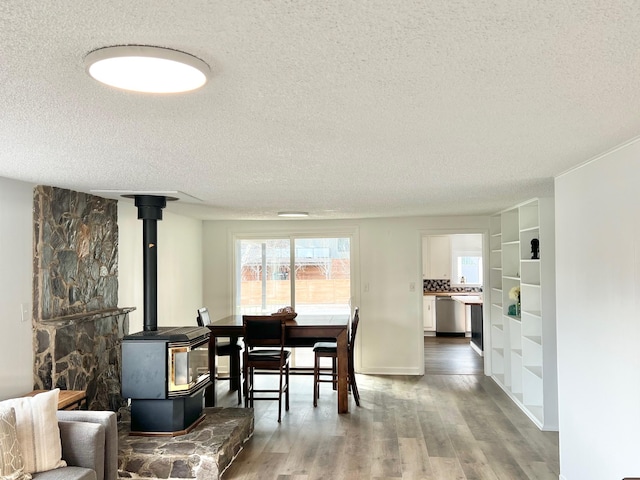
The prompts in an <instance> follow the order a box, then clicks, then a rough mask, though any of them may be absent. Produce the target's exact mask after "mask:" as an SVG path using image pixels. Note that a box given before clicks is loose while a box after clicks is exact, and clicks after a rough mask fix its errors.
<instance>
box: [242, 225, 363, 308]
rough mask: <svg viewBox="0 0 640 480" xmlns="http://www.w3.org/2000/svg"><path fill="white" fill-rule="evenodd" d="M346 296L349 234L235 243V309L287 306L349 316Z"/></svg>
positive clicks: (348, 303) (249, 240)
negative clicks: (347, 235)
mask: <svg viewBox="0 0 640 480" xmlns="http://www.w3.org/2000/svg"><path fill="white" fill-rule="evenodd" d="M292 272H293V273H292ZM350 299H351V240H350V238H348V237H341V238H333V237H332V238H328V237H326V238H325V237H314V238H302V237H288V238H261V239H254V238H241V239H238V240H237V241H236V301H235V304H236V313H239V314H244V313H247V314H250V313H273V312H275V311H277V310H278V309H279V308H282V307H285V306H288V305H291V306H292V307H293V308H294V309H295V311H296V312H298V313H301V314H302V313H306V314H313V313H346V314H349V313H350V311H351V308H350V303H351V302H350Z"/></svg>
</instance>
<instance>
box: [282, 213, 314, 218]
mask: <svg viewBox="0 0 640 480" xmlns="http://www.w3.org/2000/svg"><path fill="white" fill-rule="evenodd" d="M278 216H279V217H286V218H302V217H308V216H309V212H278Z"/></svg>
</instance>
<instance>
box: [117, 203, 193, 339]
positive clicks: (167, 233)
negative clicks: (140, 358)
mask: <svg viewBox="0 0 640 480" xmlns="http://www.w3.org/2000/svg"><path fill="white" fill-rule="evenodd" d="M162 216H163V219H162V220H160V221H158V326H161V327H162V326H180V325H193V326H195V325H196V313H197V310H198V308H199V307H201V306H202V305H203V303H202V221H201V220H195V219H193V218H189V217H185V216H182V215H177V214H172V213H170V212H167V211H166V210H165V211H163V212H162ZM142 230H143V228H142V220H138V209H137V208H136V207H135V206H134V205H133V204H131V203H127V202H125V201H120V202H118V237H119V242H118V306H119V307H136V310H135V311H133V312H131V313H130V314H129V322H130V323H129V332H130V333H134V332H139V331H141V330H142V328H143V324H144V313H143V310H144V290H143V286H144V280H143V268H142V267H143V256H142V254H143V244H142Z"/></svg>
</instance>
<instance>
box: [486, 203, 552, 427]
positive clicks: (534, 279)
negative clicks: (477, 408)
mask: <svg viewBox="0 0 640 480" xmlns="http://www.w3.org/2000/svg"><path fill="white" fill-rule="evenodd" d="M553 213H554V207H553V199H550V198H538V199H533V200H530V201H528V202H525V203H523V204H520V205H518V206H515V207H513V208H511V209H508V210H505V211H502V212H500V213H498V214H496V215H494V216H493V217H492V218H491V245H490V248H491V257H490V259H491V265H490V269H491V275H490V300H491V307H490V325H491V327H490V330H489V333H488V335H487V336H486V337H485V339H484V340H485V345H486V344H488V343H489V342H490V345H491V347H490V350H489V351H490V356H491V358H490V366H491V376H492V378H493V379H494V380H495V381H496V383H498V385H500V387H501V388H502V389H503V390H504V391H505V392H506V393H507V395H509V397H510V398H511V399H512V400H513V401H514V402H515V403H516V405H518V406H519V407H520V409H521V410H522V411H523V412H524V413H526V414H527V416H528V417H529V418H530V419H531V420H532V421H533V422H534V423H535V424H536V425H537V426H538V427H539V428H540V429H542V430H557V429H558V386H557V374H556V371H557V355H556V333H555V332H556V319H555V267H554V265H555V246H554V218H553ZM533 239H537V240H538V242H536V243H539V247H540V254H539V258H531V257H532V256H533V255H532V253H531V242H532V240H533ZM514 289H519V291H520V310H519V311H518V310H516V309H515V305H516V303H517V301H518V300H517V298H512V296H511V295H510V292H512V291H513V290H514Z"/></svg>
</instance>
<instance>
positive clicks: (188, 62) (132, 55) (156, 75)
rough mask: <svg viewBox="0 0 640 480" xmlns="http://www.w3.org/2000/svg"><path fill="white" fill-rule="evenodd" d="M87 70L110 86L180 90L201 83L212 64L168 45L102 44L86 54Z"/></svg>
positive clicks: (135, 90)
mask: <svg viewBox="0 0 640 480" xmlns="http://www.w3.org/2000/svg"><path fill="white" fill-rule="evenodd" d="M84 64H85V67H86V69H87V73H88V74H89V75H90V76H91V77H92V78H94V79H96V80H97V81H99V82H102V83H104V84H106V85H109V86H111V87H116V88H121V89H123V90H131V91H134V92H145V93H181V92H189V91H191V90H196V89H197V88H200V87H202V86H203V85H204V84H205V83H207V80H208V78H209V74H210V73H211V69H210V68H209V65H207V64H206V63H205V62H203V61H202V60H200V59H199V58H197V57H194V56H193V55H190V54H188V53H184V52H180V51H178V50H171V49H169V48H161V47H152V46H146V45H121V46H114V47H105V48H99V49H98V50H94V51H92V52H90V53H89V54H87V56H86V57H85V58H84Z"/></svg>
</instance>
